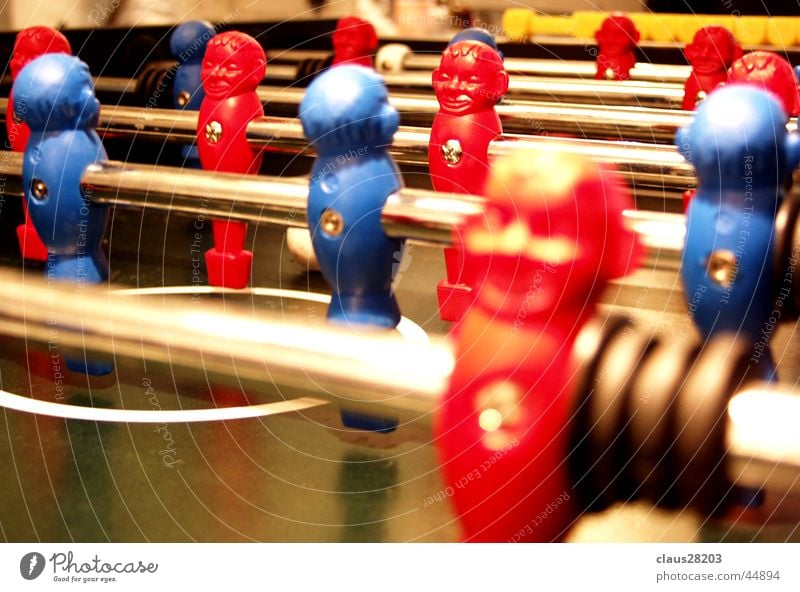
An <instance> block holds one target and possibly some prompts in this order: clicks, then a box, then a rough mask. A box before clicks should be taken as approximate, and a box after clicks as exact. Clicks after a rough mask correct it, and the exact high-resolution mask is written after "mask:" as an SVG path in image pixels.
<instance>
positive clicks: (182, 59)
mask: <svg viewBox="0 0 800 592" xmlns="http://www.w3.org/2000/svg"><path fill="white" fill-rule="evenodd" d="M215 33H216V30H215V29H214V27H213V26H212V25H211V24H210V23H207V22H206V21H187V22H185V23H182V24H180V25H178V26H177V27H176V28H175V30H174V31H173V32H172V36H171V37H170V38H169V48H170V51H172V55H173V56H175V58H176V59H177V60H178V69H177V71H176V73H175V85H174V88H173V90H172V99H173V102H174V104H175V108H176V109H189V110H192V111H197V110H199V109H200V105H201V103H202V102H203V97H205V91H204V90H203V83H202V81H201V80H200V71H201V70H202V67H203V56H204V55H205V53H206V45H208V42H209V40H210V39H211V38H212V37H213V36H214V34H215ZM182 155H183V158H184V164H185V165H186V166H189V167H191V168H196V169H199V168H202V167H201V166H200V155H199V153H198V151H197V146H195V145H194V144H191V145H189V146H184V147H183V151H182Z"/></svg>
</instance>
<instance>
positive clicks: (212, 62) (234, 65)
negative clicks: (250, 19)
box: [201, 33, 265, 99]
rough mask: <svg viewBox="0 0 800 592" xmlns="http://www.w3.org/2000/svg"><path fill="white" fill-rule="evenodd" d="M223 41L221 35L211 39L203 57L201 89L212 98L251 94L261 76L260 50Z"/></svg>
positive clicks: (247, 45) (246, 43) (262, 71)
mask: <svg viewBox="0 0 800 592" xmlns="http://www.w3.org/2000/svg"><path fill="white" fill-rule="evenodd" d="M224 40H225V34H224V33H223V34H222V35H218V36H217V37H215V38H214V39H212V40H211V41H210V42H209V44H208V48H207V49H206V54H205V57H204V58H203V68H202V71H201V77H202V80H203V88H204V89H205V91H206V95H208V96H209V97H211V98H213V99H225V98H229V97H234V96H238V95H241V94H244V93H247V92H252V91H254V90H255V88H256V87H257V86H258V83H259V82H261V80H262V78H263V77H264V64H265V60H264V59H263V58H262V56H263V51H261V48H260V47H258V48H254V47H251V43H248V42H244V43H239V44H235V43H223V41H224ZM259 52H261V56H259Z"/></svg>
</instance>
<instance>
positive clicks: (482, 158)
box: [428, 40, 508, 321]
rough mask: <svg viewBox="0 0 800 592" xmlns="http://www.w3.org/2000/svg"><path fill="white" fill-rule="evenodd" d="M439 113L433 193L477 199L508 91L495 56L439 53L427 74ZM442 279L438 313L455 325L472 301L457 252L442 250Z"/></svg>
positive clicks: (461, 50)
mask: <svg viewBox="0 0 800 592" xmlns="http://www.w3.org/2000/svg"><path fill="white" fill-rule="evenodd" d="M433 89H434V91H435V92H436V99H437V100H438V101H439V112H438V113H437V114H436V117H435V118H434V120H433V125H432V126H431V136H430V144H429V145H428V163H429V167H430V174H431V182H432V183H433V187H434V188H435V189H436V190H437V191H445V192H455V193H470V194H480V193H482V192H483V188H484V186H485V185H486V177H487V175H488V172H489V144H490V143H491V142H492V141H493V140H495V139H496V138H498V137H500V135H501V134H502V133H503V127H502V125H501V124H500V118H499V117H498V116H497V113H496V112H495V110H494V106H495V104H496V103H497V101H498V100H499V99H500V98H502V97H503V96H504V95H505V94H506V92H507V91H508V74H507V73H506V71H505V69H504V68H503V62H502V60H501V59H500V56H499V55H498V54H497V52H496V51H495V50H493V49H492V48H491V47H489V46H488V45H486V44H484V43H481V42H479V41H469V40H468V41H459V42H458V43H455V44H453V45H451V46H449V47H448V48H446V49H445V50H444V52H443V53H442V61H441V63H440V64H439V67H438V68H436V69H435V70H434V71H433ZM445 263H446V265H447V279H446V280H443V281H442V282H439V286H438V288H437V290H438V297H439V313H440V315H441V317H442V319H444V320H447V321H458V320H459V319H461V317H462V316H463V314H464V311H465V310H466V307H467V306H469V304H470V302H471V300H472V290H471V288H470V287H469V284H470V281H469V278H468V277H466V274H465V273H464V265H463V261H462V260H461V254H460V248H458V247H454V248H450V249H445Z"/></svg>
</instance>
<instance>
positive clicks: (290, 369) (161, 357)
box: [0, 270, 800, 495]
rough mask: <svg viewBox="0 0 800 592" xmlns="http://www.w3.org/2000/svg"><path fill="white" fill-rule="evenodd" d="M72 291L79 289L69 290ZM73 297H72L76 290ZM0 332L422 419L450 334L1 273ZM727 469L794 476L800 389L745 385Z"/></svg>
mask: <svg viewBox="0 0 800 592" xmlns="http://www.w3.org/2000/svg"><path fill="white" fill-rule="evenodd" d="M76 290H77V291H76ZM76 296H77V297H76ZM0 302H2V303H3V306H2V307H0V333H2V334H3V335H7V336H10V337H16V338H20V339H25V340H26V343H31V342H33V343H42V344H44V343H50V342H52V340H53V339H54V335H55V338H56V339H57V341H58V343H59V345H60V347H64V348H78V349H80V350H83V351H86V352H87V353H89V352H91V353H95V354H113V355H114V356H115V357H116V358H117V359H119V358H132V359H144V360H147V361H148V363H153V364H156V365H162V364H169V367H170V369H171V370H172V371H173V372H176V373H178V374H182V375H186V376H194V377H195V378H196V377H198V376H199V377H201V378H200V379H201V380H202V381H203V382H204V383H206V381H207V380H215V379H220V378H221V379H225V378H227V379H228V380H230V378H231V377H235V379H236V380H237V381H238V382H239V383H240V384H241V383H242V382H245V383H247V384H254V385H261V386H262V387H263V388H264V389H266V390H270V391H271V390H274V389H275V388H276V387H277V388H278V392H280V393H281V394H282V395H284V396H285V395H286V394H290V397H289V398H292V397H295V396H299V395H300V394H305V395H312V396H314V397H316V398H321V399H325V400H329V401H332V402H334V403H335V404H337V405H339V406H341V407H342V408H347V409H356V410H360V411H369V412H373V413H379V414H382V415H387V414H388V415H393V416H397V417H399V418H400V419H401V420H402V421H417V420H419V421H421V422H422V423H423V424H425V425H428V426H430V425H431V424H432V422H433V419H434V417H435V414H436V413H437V411H438V407H439V405H440V403H441V401H442V400H443V397H444V396H445V394H446V392H447V386H448V384H449V381H450V376H451V375H452V372H453V369H454V368H455V364H456V357H455V353H454V351H453V349H452V347H451V345H450V343H449V342H448V341H446V340H443V339H438V338H431V339H430V341H428V342H426V343H415V342H410V341H406V340H404V339H403V338H402V337H400V336H398V335H396V334H394V333H390V332H382V331H377V332H367V333H357V332H352V331H344V330H342V329H336V328H334V327H330V326H322V327H314V326H311V325H309V324H308V323H292V322H287V321H286V320H285V319H283V318H280V319H278V318H273V317H270V316H266V315H263V316H262V315H258V316H256V315H254V314H253V311H252V309H250V310H249V311H248V310H246V309H237V308H236V306H235V305H231V304H230V303H218V304H212V303H198V302H191V300H190V299H188V298H172V297H170V298H169V299H167V298H158V299H153V300H150V301H147V299H141V298H140V299H136V298H134V297H131V296H121V295H115V294H114V291H113V290H109V288H108V287H105V286H79V287H77V288H76V286H74V285H70V284H64V283H60V282H49V283H48V282H45V281H44V279H40V278H32V277H31V276H30V274H28V275H27V276H23V275H22V274H21V273H19V272H15V271H10V270H2V271H0ZM725 421H726V425H727V431H726V437H727V444H728V455H727V458H726V471H727V473H728V475H729V478H730V479H731V480H732V481H733V482H735V483H738V484H740V485H746V486H748V487H754V488H758V489H764V490H766V491H768V492H770V493H773V492H777V493H778V494H781V495H783V494H786V493H792V492H797V490H798V483H800V478H798V475H800V436H799V435H798V431H797V430H796V426H797V425H798V423H800V397H798V396H797V394H796V393H792V392H790V391H789V390H788V389H787V388H786V387H784V386H776V385H767V384H753V385H748V387H747V389H746V390H744V391H742V392H740V393H738V394H737V395H736V396H735V397H734V398H733V399H732V400H731V402H730V404H729V406H728V412H727V417H726V418H725Z"/></svg>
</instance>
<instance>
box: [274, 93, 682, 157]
mask: <svg viewBox="0 0 800 592" xmlns="http://www.w3.org/2000/svg"><path fill="white" fill-rule="evenodd" d="M304 94H305V89H302V88H292V87H289V88H276V87H264V86H262V87H259V88H258V97H259V99H261V101H262V102H263V103H265V104H266V105H267V108H268V109H270V108H271V109H274V110H275V111H274V113H279V114H281V115H289V116H291V117H295V116H296V115H297V112H298V107H299V105H300V102H301V101H302V100H303V95H304ZM389 102H390V103H391V104H392V105H393V106H394V107H395V109H397V110H398V111H399V112H400V114H401V118H402V121H403V122H404V123H405V124H407V125H419V126H430V125H431V123H432V121H433V117H434V115H436V113H437V111H438V110H439V103H438V102H437V101H436V99H435V98H434V97H433V96H432V95H431V94H430V93H429V94H422V93H413V92H408V93H403V92H395V93H392V94H391V96H390V97H389ZM495 110H496V111H497V114H498V115H499V116H500V120H501V121H502V123H503V129H504V130H505V131H506V132H508V133H520V134H539V135H544V134H546V133H558V134H570V135H574V136H579V137H585V138H606V139H617V140H640V141H645V142H659V143H666V144H671V143H672V142H673V141H674V139H675V132H676V131H677V130H678V129H679V128H680V127H682V126H685V125H688V124H690V123H691V121H692V114H691V113H689V112H687V111H678V110H675V109H646V108H641V107H604V108H598V107H597V106H596V105H581V104H566V103H548V102H541V101H514V100H513V99H511V100H507V101H503V102H502V103H500V104H498V105H497V106H496V107H495Z"/></svg>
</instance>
